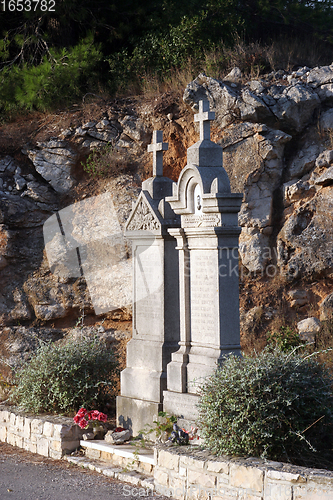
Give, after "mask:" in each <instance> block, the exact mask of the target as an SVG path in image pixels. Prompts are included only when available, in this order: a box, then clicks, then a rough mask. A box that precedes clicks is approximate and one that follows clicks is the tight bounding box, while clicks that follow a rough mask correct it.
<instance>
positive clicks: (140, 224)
mask: <svg viewBox="0 0 333 500" xmlns="http://www.w3.org/2000/svg"><path fill="white" fill-rule="evenodd" d="M161 226H162V224H161V221H160V218H159V217H158V215H157V214H156V211H155V209H154V207H153V206H152V204H151V203H150V201H149V199H148V197H147V196H146V195H145V194H144V192H143V191H141V193H140V195H139V197H138V199H137V201H136V203H135V205H134V208H133V210H132V212H131V215H130V216H129V219H128V221H127V223H126V227H125V228H126V231H159V230H161Z"/></svg>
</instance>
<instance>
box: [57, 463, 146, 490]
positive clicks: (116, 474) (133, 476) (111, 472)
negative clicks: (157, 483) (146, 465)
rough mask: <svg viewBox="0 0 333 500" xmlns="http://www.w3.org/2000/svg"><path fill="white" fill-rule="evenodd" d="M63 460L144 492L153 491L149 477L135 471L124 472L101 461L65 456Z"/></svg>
mask: <svg viewBox="0 0 333 500" xmlns="http://www.w3.org/2000/svg"><path fill="white" fill-rule="evenodd" d="M65 459H66V460H67V461H68V462H70V463H72V464H75V465H78V466H80V467H85V468H86V469H90V470H94V471H96V472H99V473H100V474H103V475H104V476H107V477H112V478H115V479H119V480H120V481H124V482H126V483H130V484H132V485H134V486H140V487H141V488H145V489H146V490H150V491H153V490H154V480H153V478H152V477H151V476H146V475H144V474H141V473H139V472H137V471H130V472H125V471H124V469H121V468H119V467H111V466H109V465H107V463H106V462H105V461H102V460H92V459H87V458H85V457H71V456H67V457H65Z"/></svg>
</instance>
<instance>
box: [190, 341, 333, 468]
mask: <svg viewBox="0 0 333 500" xmlns="http://www.w3.org/2000/svg"><path fill="white" fill-rule="evenodd" d="M332 382H333V379H332V377H331V375H330V374H329V372H328V371H327V369H326V368H325V367H324V366H323V365H321V364H320V363H318V362H317V361H316V360H315V359H314V358H313V357H312V356H308V357H302V356H301V355H299V354H295V353H289V354H288V353H284V352H282V351H280V350H275V351H273V352H269V351H268V350H264V351H263V352H262V353H260V354H258V355H257V356H255V357H244V358H238V357H236V356H230V357H229V358H228V359H226V361H225V362H224V364H223V365H222V366H221V367H220V368H219V369H218V370H217V371H216V372H215V373H214V374H213V375H212V376H211V377H210V378H209V379H207V381H206V382H205V383H204V384H203V386H202V389H201V398H200V403H199V414H200V418H199V426H200V428H201V430H202V436H203V438H204V440H205V443H206V445H207V446H208V448H210V449H211V450H212V451H213V452H215V453H219V454H231V455H242V456H260V457H262V458H268V459H274V460H284V461H292V462H294V463H299V464H302V465H304V464H306V460H305V459H306V458H308V459H310V460H312V461H313V460H314V459H316V457H324V456H325V457H326V456H327V453H326V450H324V448H325V446H326V447H327V448H332V443H330V441H331V438H330V436H331V435H332V423H333V395H332ZM329 453H332V452H331V451H330V450H329ZM331 458H332V457H331ZM325 460H326V458H325Z"/></svg>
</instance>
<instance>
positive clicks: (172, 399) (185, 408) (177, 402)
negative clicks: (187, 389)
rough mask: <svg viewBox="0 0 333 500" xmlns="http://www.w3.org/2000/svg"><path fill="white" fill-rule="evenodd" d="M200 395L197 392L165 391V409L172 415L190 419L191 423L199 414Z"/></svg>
mask: <svg viewBox="0 0 333 500" xmlns="http://www.w3.org/2000/svg"><path fill="white" fill-rule="evenodd" d="M198 402H199V396H197V395H196V394H189V393H180V392H171V391H164V392H163V411H166V412H167V413H169V414H171V415H176V416H177V417H180V418H181V419H183V420H186V421H188V422H189V423H190V424H191V425H193V424H194V423H195V420H196V419H197V418H198V416H199V411H198V408H197V404H198Z"/></svg>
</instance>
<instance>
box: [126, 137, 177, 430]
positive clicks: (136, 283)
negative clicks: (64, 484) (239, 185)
mask: <svg viewBox="0 0 333 500" xmlns="http://www.w3.org/2000/svg"><path fill="white" fill-rule="evenodd" d="M167 148H168V145H167V143H164V142H163V138H162V132H161V131H154V133H153V143H152V144H150V145H149V146H148V151H150V152H152V153H153V177H151V178H149V179H147V180H146V181H144V182H143V183H142V191H141V193H140V195H139V197H138V200H137V201H136V203H135V204H134V207H133V210H132V212H131V215H130V217H129V219H128V221H127V224H126V232H125V236H126V237H127V238H128V239H130V240H131V241H132V256H133V334H132V339H131V340H130V341H129V343H128V345H127V367H126V368H125V370H123V371H122V373H121V395H120V396H118V397H117V422H118V424H119V425H121V426H123V427H126V428H130V429H131V430H132V432H133V435H137V434H139V432H140V430H141V429H143V427H144V426H145V425H146V424H152V423H153V420H156V418H157V415H158V412H159V411H161V410H162V402H163V391H164V390H166V388H167V381H166V367H167V364H168V363H169V362H170V361H171V353H172V352H173V351H175V350H177V349H178V341H179V283H178V280H179V269H178V251H177V250H176V240H175V239H174V238H173V237H172V236H171V235H170V234H169V233H168V229H169V228H172V227H173V228H174V227H178V226H179V225H180V218H179V216H177V215H176V214H175V213H174V211H173V210H172V209H171V207H170V204H169V203H168V202H167V201H165V197H166V196H170V195H171V194H172V185H173V182H172V180H171V179H168V178H167V177H163V151H166V150H167Z"/></svg>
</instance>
